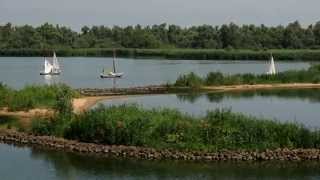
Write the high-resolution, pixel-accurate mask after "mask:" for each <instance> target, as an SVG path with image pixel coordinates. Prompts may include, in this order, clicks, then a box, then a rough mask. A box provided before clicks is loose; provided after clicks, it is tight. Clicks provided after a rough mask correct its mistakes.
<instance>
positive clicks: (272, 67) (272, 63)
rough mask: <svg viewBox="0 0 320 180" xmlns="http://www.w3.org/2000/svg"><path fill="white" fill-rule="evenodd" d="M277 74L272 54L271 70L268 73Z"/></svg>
mask: <svg viewBox="0 0 320 180" xmlns="http://www.w3.org/2000/svg"><path fill="white" fill-rule="evenodd" d="M276 73H277V72H276V67H275V65H274V59H273V56H272V54H271V57H270V64H269V69H268V72H267V74H269V75H275V74H276Z"/></svg>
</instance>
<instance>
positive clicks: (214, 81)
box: [175, 65, 320, 88]
mask: <svg viewBox="0 0 320 180" xmlns="http://www.w3.org/2000/svg"><path fill="white" fill-rule="evenodd" d="M319 82H320V65H313V66H311V67H310V68H309V69H308V70H289V71H285V72H279V73H277V74H275V75H268V74H259V75H256V74H235V75H224V74H222V73H221V72H210V73H209V74H208V75H207V76H206V77H203V78H201V77H199V76H198V75H196V74H194V73H192V72H191V73H189V74H185V75H180V76H179V77H178V79H177V80H176V82H175V86H179V87H191V88H200V87H201V86H219V85H241V84H274V83H319Z"/></svg>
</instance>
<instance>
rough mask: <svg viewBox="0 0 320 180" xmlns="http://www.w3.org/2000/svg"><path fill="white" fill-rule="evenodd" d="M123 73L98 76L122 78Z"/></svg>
mask: <svg viewBox="0 0 320 180" xmlns="http://www.w3.org/2000/svg"><path fill="white" fill-rule="evenodd" d="M122 76H123V73H117V74H100V78H122Z"/></svg>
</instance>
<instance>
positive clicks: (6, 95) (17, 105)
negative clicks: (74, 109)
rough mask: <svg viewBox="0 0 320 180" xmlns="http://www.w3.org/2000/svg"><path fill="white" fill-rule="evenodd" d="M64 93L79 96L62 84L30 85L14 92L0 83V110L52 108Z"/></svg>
mask: <svg viewBox="0 0 320 180" xmlns="http://www.w3.org/2000/svg"><path fill="white" fill-rule="evenodd" d="M65 93H67V94H68V93H70V94H72V96H74V97H77V96H79V95H78V93H77V92H75V91H74V90H72V89H71V88H69V87H68V86H66V85H63V84H57V85H52V86H47V85H43V86H40V85H39V86H38V85H30V86H26V87H24V88H23V89H21V90H14V89H11V88H9V87H8V86H6V85H4V84H1V83H0V108H1V107H7V108H8V109H9V110H10V111H19V110H29V109H33V108H52V107H54V106H55V105H56V104H57V101H58V100H59V97H60V96H61V95H62V94H65Z"/></svg>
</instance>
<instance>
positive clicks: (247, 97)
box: [101, 89, 320, 128]
mask: <svg viewBox="0 0 320 180" xmlns="http://www.w3.org/2000/svg"><path fill="white" fill-rule="evenodd" d="M101 103H102V104H105V105H111V104H114V105H119V104H124V103H137V104H139V105H142V106H144V107H148V108H151V107H169V108H176V109H178V110H180V111H183V112H187V113H189V114H192V115H196V116H201V115H205V114H206V112H207V111H208V110H214V109H216V108H230V109H231V110H232V111H234V112H241V113H244V114H248V115H253V116H256V117H262V118H268V119H277V120H280V121H290V122H298V123H301V124H304V125H305V126H307V127H310V128H320V118H319V117H320V111H319V109H320V90H317V89H307V90H306V89H305V90H269V91H250V92H237V93H213V94H180V95H175V94H169V95H147V96H131V97H128V98H125V99H114V100H108V101H103V102H101Z"/></svg>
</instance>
